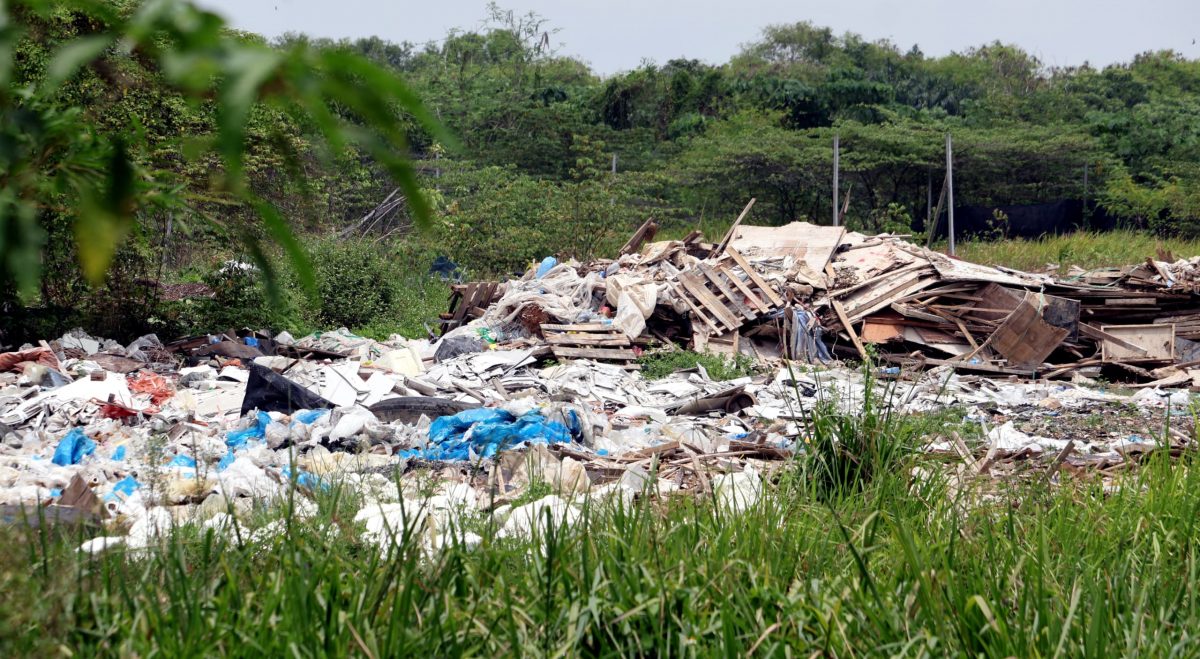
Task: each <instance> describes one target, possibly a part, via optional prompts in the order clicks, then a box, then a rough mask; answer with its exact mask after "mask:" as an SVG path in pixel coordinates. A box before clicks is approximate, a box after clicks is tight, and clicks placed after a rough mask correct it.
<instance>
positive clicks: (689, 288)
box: [675, 248, 783, 335]
mask: <svg viewBox="0 0 1200 659" xmlns="http://www.w3.org/2000/svg"><path fill="white" fill-rule="evenodd" d="M725 251H726V254H727V255H728V258H722V259H721V260H719V261H715V262H701V263H698V264H697V265H696V267H695V268H692V269H691V270H687V271H684V272H681V273H679V275H678V276H677V277H676V284H675V293H676V295H678V296H679V297H680V298H681V299H682V300H683V301H684V302H685V303H686V304H687V305H688V308H690V309H691V310H692V315H693V317H694V321H695V322H693V323H692V325H693V330H694V331H695V332H696V333H703V334H708V335H721V334H726V333H728V332H733V331H736V330H738V329H739V328H740V327H741V326H742V325H744V324H745V323H747V322H749V321H752V320H757V319H758V318H759V317H760V316H762V315H763V314H766V313H769V312H771V311H773V310H775V309H778V308H779V307H782V306H783V299H782V298H780V297H779V294H777V293H776V292H775V290H774V289H772V288H771V286H770V284H768V283H767V282H766V281H764V280H763V278H762V277H760V276H759V275H758V273H757V272H756V271H755V270H754V268H753V267H751V265H750V264H749V263H748V262H747V261H746V259H745V257H743V256H742V255H741V254H739V253H738V252H737V250H734V249H732V248H727V249H726V250H725ZM735 267H736V268H740V269H741V270H742V272H744V273H745V277H746V278H745V279H743V278H742V277H741V276H740V275H738V274H737V273H735V272H734V271H733V269H734V268H735Z"/></svg>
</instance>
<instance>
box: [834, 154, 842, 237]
mask: <svg viewBox="0 0 1200 659" xmlns="http://www.w3.org/2000/svg"><path fill="white" fill-rule="evenodd" d="M839 149H840V147H839V146H838V134H837V133H834V134H833V226H835V227H836V226H838V225H839V224H841V222H840V221H839V220H838V164H839V163H838V159H839V157H840V155H841V154H840V151H839Z"/></svg>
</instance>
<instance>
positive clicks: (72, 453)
mask: <svg viewBox="0 0 1200 659" xmlns="http://www.w3.org/2000/svg"><path fill="white" fill-rule="evenodd" d="M95 452H96V442H93V441H92V440H91V439H88V436H87V435H85V434H83V428H73V429H72V430H71V432H69V433H67V435H66V437H63V438H62V440H60V441H59V442H58V447H57V448H55V449H54V458H53V459H52V460H51V462H53V463H54V464H56V465H59V466H60V467H66V466H67V465H77V464H79V461H80V460H83V458H84V456H88V455H91V454H93V453H95Z"/></svg>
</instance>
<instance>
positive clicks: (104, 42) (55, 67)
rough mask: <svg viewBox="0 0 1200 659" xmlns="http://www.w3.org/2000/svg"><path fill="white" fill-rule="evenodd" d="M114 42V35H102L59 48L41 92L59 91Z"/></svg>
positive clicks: (49, 67)
mask: <svg viewBox="0 0 1200 659" xmlns="http://www.w3.org/2000/svg"><path fill="white" fill-rule="evenodd" d="M113 40H114V37H113V35H111V34H101V35H96V36H91V37H81V38H79V39H75V40H74V41H70V42H68V43H67V44H66V45H64V46H63V47H61V48H59V49H58V52H57V53H55V54H54V59H52V60H51V61H50V65H49V66H48V67H47V68H46V78H45V80H43V81H42V89H41V92H42V93H43V94H46V95H49V94H53V93H54V92H56V91H58V88H59V87H60V86H61V85H62V83H64V82H66V81H67V80H68V79H70V78H71V76H73V75H75V72H76V71H78V70H79V69H80V68H82V67H84V66H86V65H87V64H89V63H90V62H91V61H92V60H94V59H96V58H97V57H99V56H100V55H101V54H102V53H104V51H105V50H107V49H108V48H109V47H110V46H111V45H112V44H113Z"/></svg>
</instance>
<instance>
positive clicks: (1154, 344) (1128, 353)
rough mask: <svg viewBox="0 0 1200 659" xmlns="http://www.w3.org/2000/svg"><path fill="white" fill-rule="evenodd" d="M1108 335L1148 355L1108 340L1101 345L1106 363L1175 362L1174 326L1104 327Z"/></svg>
mask: <svg viewBox="0 0 1200 659" xmlns="http://www.w3.org/2000/svg"><path fill="white" fill-rule="evenodd" d="M1100 329H1101V330H1103V331H1104V332H1105V333H1106V334H1111V335H1113V336H1115V337H1117V338H1119V339H1121V340H1123V341H1126V342H1128V343H1132V344H1133V345H1135V346H1138V347H1139V348H1141V349H1142V350H1145V351H1146V354H1144V355H1143V354H1139V353H1138V351H1135V350H1130V349H1129V348H1126V347H1125V346H1122V345H1120V344H1117V343H1115V342H1113V341H1109V340H1107V339H1105V340H1104V342H1103V343H1101V355H1102V356H1103V358H1104V361H1106V362H1139V361H1174V360H1175V326H1174V325H1102V326H1101V327H1100Z"/></svg>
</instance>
